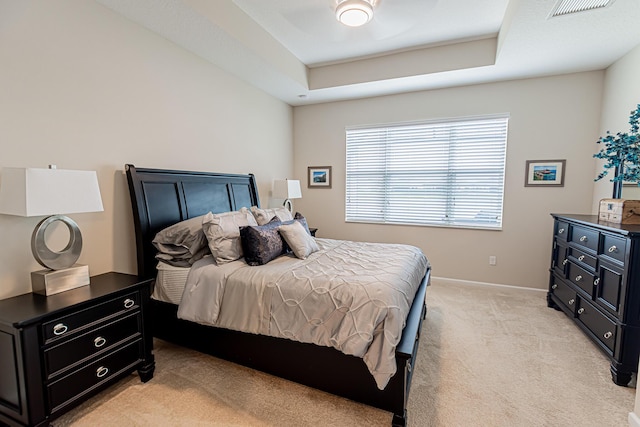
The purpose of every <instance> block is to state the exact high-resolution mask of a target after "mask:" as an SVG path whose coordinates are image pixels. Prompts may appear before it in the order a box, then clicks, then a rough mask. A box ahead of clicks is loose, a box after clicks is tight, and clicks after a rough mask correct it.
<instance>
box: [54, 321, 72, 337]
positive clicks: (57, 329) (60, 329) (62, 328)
mask: <svg viewBox="0 0 640 427" xmlns="http://www.w3.org/2000/svg"><path fill="white" fill-rule="evenodd" d="M68 330H69V327H68V326H67V325H65V324H64V323H58V324H57V325H56V326H54V327H53V335H62V334H64V333H65V332H67V331H68Z"/></svg>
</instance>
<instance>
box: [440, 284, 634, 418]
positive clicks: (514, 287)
mask: <svg viewBox="0 0 640 427" xmlns="http://www.w3.org/2000/svg"><path fill="white" fill-rule="evenodd" d="M431 283H437V284H442V285H446V284H458V285H470V286H499V287H503V288H511V289H521V290H525V291H540V292H547V289H546V288H545V289H540V288H526V287H524V286H514V285H503V284H499V283H487V282H475V281H472V280H460V279H448V278H446V277H432V278H431ZM638 427H640V426H638Z"/></svg>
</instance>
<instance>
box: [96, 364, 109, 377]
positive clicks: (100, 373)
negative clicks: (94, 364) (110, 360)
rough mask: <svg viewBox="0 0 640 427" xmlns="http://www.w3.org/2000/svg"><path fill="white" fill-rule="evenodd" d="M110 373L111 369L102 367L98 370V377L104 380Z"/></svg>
mask: <svg viewBox="0 0 640 427" xmlns="http://www.w3.org/2000/svg"><path fill="white" fill-rule="evenodd" d="M108 373H109V369H108V368H105V367H104V366H100V367H99V368H98V369H96V377H98V378H102V377H104V376H105V375H107V374H108Z"/></svg>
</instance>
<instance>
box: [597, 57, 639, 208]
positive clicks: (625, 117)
mask: <svg viewBox="0 0 640 427" xmlns="http://www.w3.org/2000/svg"><path fill="white" fill-rule="evenodd" d="M639 74H640V45H639V46H636V47H635V49H633V50H631V52H629V53H628V54H627V55H625V56H623V57H622V58H620V59H619V60H618V61H616V62H615V63H614V64H613V65H611V66H610V67H609V68H608V69H607V71H606V73H605V79H604V97H603V102H602V121H601V123H600V135H599V136H604V135H605V134H606V132H607V131H610V132H611V133H613V134H615V133H617V132H629V128H630V126H629V114H630V112H631V111H632V110H635V109H636V107H637V105H638V104H640V82H639V81H638V75H639ZM596 148H597V149H599V148H600V146H599V145H596ZM596 151H597V150H596ZM602 163H603V162H602V161H598V163H597V164H596V171H595V172H594V176H596V175H597V174H598V173H600V171H601V170H602V168H601V167H602ZM611 178H612V174H610V175H608V176H607V177H605V178H604V179H602V180H600V181H598V183H596V186H595V190H594V194H593V211H594V212H597V211H598V202H599V201H600V199H604V198H610V197H611V196H612V192H613V187H612V184H611V182H610V179H611ZM622 197H624V198H627V199H640V189H639V188H638V187H624V188H623V189H622Z"/></svg>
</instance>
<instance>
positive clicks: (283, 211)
mask: <svg viewBox="0 0 640 427" xmlns="http://www.w3.org/2000/svg"><path fill="white" fill-rule="evenodd" d="M251 213H252V214H253V216H254V218H255V219H256V221H257V222H258V225H265V224H266V223H268V222H269V221H271V219H272V218H273V217H274V216H276V217H278V219H279V220H280V222H285V221H291V220H292V219H293V216H292V215H291V212H289V210H288V209H287V208H284V207H282V208H273V209H260V208H259V207H257V206H251Z"/></svg>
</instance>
